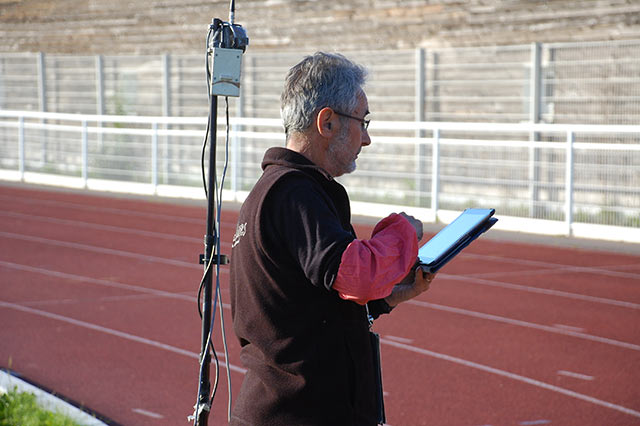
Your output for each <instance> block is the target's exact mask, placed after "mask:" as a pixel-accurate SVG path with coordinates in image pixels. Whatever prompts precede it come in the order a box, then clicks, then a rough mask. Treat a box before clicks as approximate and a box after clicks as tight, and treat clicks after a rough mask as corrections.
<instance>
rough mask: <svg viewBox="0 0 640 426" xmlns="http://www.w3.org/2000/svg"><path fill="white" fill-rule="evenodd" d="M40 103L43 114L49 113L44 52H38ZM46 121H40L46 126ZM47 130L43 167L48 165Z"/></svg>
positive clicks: (43, 131)
mask: <svg viewBox="0 0 640 426" xmlns="http://www.w3.org/2000/svg"><path fill="white" fill-rule="evenodd" d="M38 103H39V107H40V111H41V112H47V71H46V63H45V56H44V53H43V52H38ZM46 122H47V121H46V120H45V119H42V120H40V123H41V124H46ZM47 139H48V134H47V129H43V130H42V166H43V167H44V165H45V164H47Z"/></svg>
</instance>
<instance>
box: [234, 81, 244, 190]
mask: <svg viewBox="0 0 640 426" xmlns="http://www.w3.org/2000/svg"><path fill="white" fill-rule="evenodd" d="M240 90H241V93H240V97H238V98H236V102H237V104H236V115H237V117H238V118H240V119H242V118H243V117H244V98H245V94H244V89H243V86H240ZM243 129H244V126H243V125H242V124H236V125H235V126H233V133H234V134H233V139H232V141H231V143H232V145H231V192H233V197H234V199H236V196H237V193H238V191H239V190H240V189H241V188H242V182H240V179H241V174H240V164H241V162H240V156H241V155H242V154H241V150H240V136H239V135H238V132H241V131H242V130H243Z"/></svg>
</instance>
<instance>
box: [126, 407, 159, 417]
mask: <svg viewBox="0 0 640 426" xmlns="http://www.w3.org/2000/svg"><path fill="white" fill-rule="evenodd" d="M131 411H133V412H134V413H137V414H142V415H143V416H147V417H151V418H152V419H164V416H163V415H162V414H158V413H154V412H153V411H148V410H143V409H142V408H132V409H131Z"/></svg>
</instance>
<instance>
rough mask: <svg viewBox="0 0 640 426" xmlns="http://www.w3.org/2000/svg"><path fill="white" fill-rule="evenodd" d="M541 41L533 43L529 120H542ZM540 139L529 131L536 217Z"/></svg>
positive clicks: (531, 195) (533, 214) (531, 193)
mask: <svg viewBox="0 0 640 426" xmlns="http://www.w3.org/2000/svg"><path fill="white" fill-rule="evenodd" d="M540 52H541V48H540V43H531V65H530V66H531V70H530V72H529V122H530V123H532V124H533V123H538V122H540V94H541V91H540V82H541V77H540V76H541V59H540V56H541V55H540ZM539 140H540V134H539V133H538V132H535V131H531V132H530V133H529V141H531V142H532V144H531V146H530V147H529V201H530V205H529V216H530V217H531V218H536V217H537V216H539V215H538V211H539V208H538V205H537V202H538V200H539V199H540V194H539V187H538V182H539V181H540V166H539V162H540V150H539V149H538V148H537V147H536V146H535V142H536V141H539Z"/></svg>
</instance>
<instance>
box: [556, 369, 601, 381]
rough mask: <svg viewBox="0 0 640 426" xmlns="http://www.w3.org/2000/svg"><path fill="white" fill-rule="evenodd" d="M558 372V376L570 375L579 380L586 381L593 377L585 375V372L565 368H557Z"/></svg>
mask: <svg viewBox="0 0 640 426" xmlns="http://www.w3.org/2000/svg"><path fill="white" fill-rule="evenodd" d="M558 374H559V375H560V376H567V377H572V378H574V379H580V380H586V381H591V380H593V379H594V377H593V376H587V375H586V374H580V373H574V372H571V371H566V370H558Z"/></svg>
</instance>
